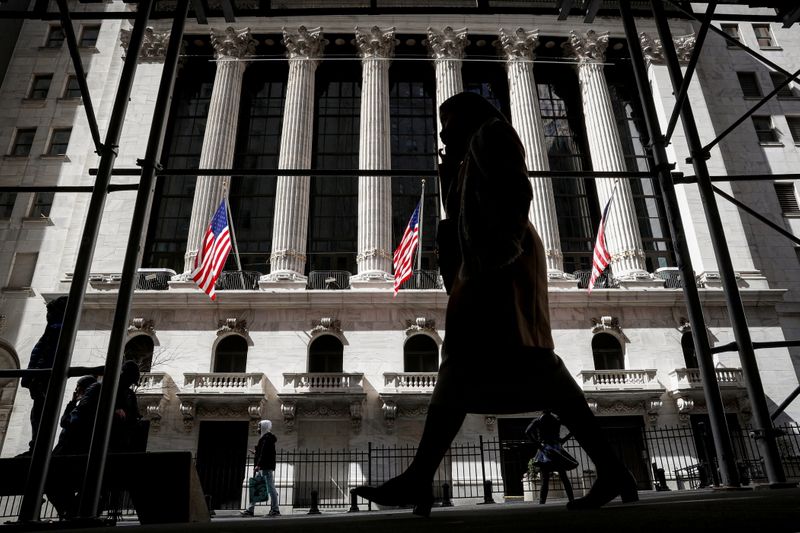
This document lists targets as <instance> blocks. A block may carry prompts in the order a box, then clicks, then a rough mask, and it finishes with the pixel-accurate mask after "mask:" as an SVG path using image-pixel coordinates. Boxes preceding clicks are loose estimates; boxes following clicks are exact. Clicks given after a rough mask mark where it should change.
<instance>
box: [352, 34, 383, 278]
mask: <svg viewBox="0 0 800 533" xmlns="http://www.w3.org/2000/svg"><path fill="white" fill-rule="evenodd" d="M356 46H357V47H358V51H359V54H360V55H361V58H362V59H361V72H362V75H361V77H362V81H361V122H360V123H361V129H360V137H359V148H358V168H359V169H361V170H385V169H390V168H391V167H392V153H391V137H390V134H391V129H392V126H391V122H390V119H389V65H390V61H389V58H391V56H392V55H393V54H394V28H389V29H387V30H382V29H380V28H378V27H377V26H374V27H372V28H370V29H369V30H360V29H359V28H356ZM391 248H392V179H391V178H390V177H388V176H361V177H360V178H359V180H358V255H357V256H356V261H357V262H358V274H357V275H356V276H354V277H353V278H352V279H351V284H352V286H353V288H358V287H359V285H362V284H365V283H366V285H372V286H374V285H375V282H379V284H380V285H386V288H389V287H390V285H389V284H388V283H385V282H386V281H388V280H390V279H391V278H392V275H391V273H392V252H391ZM354 282H355V283H354ZM370 282H371V283H370ZM353 283H354V284H353Z"/></svg>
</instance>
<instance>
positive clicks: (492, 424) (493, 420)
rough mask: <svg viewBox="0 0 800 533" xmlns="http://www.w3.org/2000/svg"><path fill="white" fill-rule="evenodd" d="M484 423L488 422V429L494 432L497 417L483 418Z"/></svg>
mask: <svg viewBox="0 0 800 533" xmlns="http://www.w3.org/2000/svg"><path fill="white" fill-rule="evenodd" d="M483 423H484V424H486V431H490V432H494V428H495V427H496V426H497V417H495V416H486V417H484V418H483Z"/></svg>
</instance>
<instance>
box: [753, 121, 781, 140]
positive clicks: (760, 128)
mask: <svg viewBox="0 0 800 533" xmlns="http://www.w3.org/2000/svg"><path fill="white" fill-rule="evenodd" d="M752 118H753V126H754V127H755V129H756V136H758V142H762V143H776V142H778V134H777V132H776V131H775V128H774V127H773V126H772V118H771V117H764V116H761V117H756V116H754V117H752Z"/></svg>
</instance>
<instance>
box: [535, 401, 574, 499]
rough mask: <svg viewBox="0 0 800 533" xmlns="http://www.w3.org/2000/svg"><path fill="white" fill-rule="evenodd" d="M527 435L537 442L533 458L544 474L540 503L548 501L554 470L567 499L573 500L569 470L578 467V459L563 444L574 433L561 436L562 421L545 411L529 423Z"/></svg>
mask: <svg viewBox="0 0 800 533" xmlns="http://www.w3.org/2000/svg"><path fill="white" fill-rule="evenodd" d="M525 435H527V436H528V438H529V439H531V440H532V441H533V442H534V443H536V447H537V448H538V451H537V452H536V455H535V456H534V458H533V464H534V466H536V468H538V469H539V472H541V475H542V486H541V489H540V490H539V503H540V504H542V505H544V503H545V502H546V501H547V492H548V490H549V488H550V487H549V485H550V476H551V474H552V473H553V472H556V473H557V474H558V478H559V479H560V480H561V484H562V485H563V486H564V492H566V493H567V499H568V500H569V501H573V500H574V499H575V498H574V497H573V495H572V484H571V483H570V482H569V478H568V477H567V470H572V469H573V468H576V467H577V466H578V461H576V460H575V458H574V457H572V456H571V455H570V454H569V453H567V451H566V450H565V449H564V446H563V444H564V443H565V442H567V440H569V438H570V437H571V436H572V434H571V433H568V434H567V435H566V436H565V437H561V422H560V421H559V420H558V418H556V416H555V415H553V413H551V412H550V411H545V412H544V413H542V416H540V417H539V418H536V419H535V420H533V422H531V423H530V424H529V425H528V427H527V429H525Z"/></svg>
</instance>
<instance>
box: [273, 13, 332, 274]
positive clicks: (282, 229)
mask: <svg viewBox="0 0 800 533" xmlns="http://www.w3.org/2000/svg"><path fill="white" fill-rule="evenodd" d="M327 43H328V41H327V40H325V39H324V38H323V36H322V28H315V29H312V30H308V29H306V28H305V26H300V27H299V28H298V29H297V30H296V31H291V30H287V29H286V28H284V30H283V44H284V45H285V46H286V55H287V57H288V58H289V79H288V81H287V84H286V104H285V107H284V113H283V131H282V132H281V149H280V153H279V155H278V167H279V168H286V169H294V168H296V169H304V168H311V149H312V146H313V140H314V78H315V72H316V69H317V65H318V64H319V58H320V57H321V55H322V49H323V48H324V47H325V45H326V44H327ZM310 190H311V178H310V177H309V176H278V182H277V187H276V190H275V216H274V220H275V223H274V227H273V230H272V253H271V254H270V273H269V274H268V275H267V276H264V277H263V278H262V281H264V282H285V284H286V286H287V287H295V288H302V287H304V286H305V280H306V277H305V276H304V275H303V272H304V270H305V264H306V245H307V240H308V208H309V194H310Z"/></svg>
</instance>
